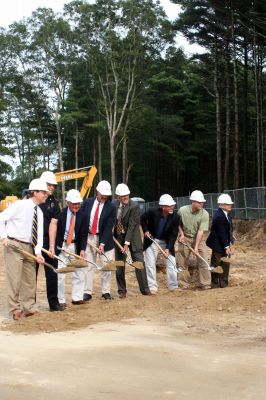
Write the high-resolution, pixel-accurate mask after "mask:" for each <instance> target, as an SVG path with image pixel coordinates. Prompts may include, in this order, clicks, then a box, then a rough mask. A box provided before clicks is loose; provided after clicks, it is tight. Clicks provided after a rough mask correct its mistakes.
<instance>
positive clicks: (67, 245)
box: [50, 189, 88, 308]
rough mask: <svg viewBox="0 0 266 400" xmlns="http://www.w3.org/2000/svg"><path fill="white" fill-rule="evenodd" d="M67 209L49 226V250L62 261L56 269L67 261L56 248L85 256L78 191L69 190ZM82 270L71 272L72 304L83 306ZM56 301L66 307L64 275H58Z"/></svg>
mask: <svg viewBox="0 0 266 400" xmlns="http://www.w3.org/2000/svg"><path fill="white" fill-rule="evenodd" d="M66 202H67V207H65V208H64V209H63V210H62V212H61V213H60V214H59V216H58V219H53V220H52V221H51V225H50V248H54V247H55V248H56V254H57V255H59V256H60V258H61V259H62V260H63V261H64V262H62V261H58V268H59V269H60V268H62V267H65V263H67V262H68V261H69V259H68V257H67V254H66V253H65V252H63V251H61V253H60V250H58V248H57V247H60V248H63V249H66V250H68V251H70V252H72V253H76V254H78V255H80V256H81V257H84V255H85V249H86V245H87V236H88V230H87V228H86V218H85V216H84V214H83V213H82V211H81V210H80V207H81V203H82V198H81V196H80V194H79V191H78V190H76V189H71V190H69V191H68V192H67V195H66ZM84 283H85V280H84V269H82V268H80V269H77V270H76V271H74V272H72V304H73V305H80V304H84V301H83V291H84ZM58 300H59V303H60V305H61V307H62V308H65V307H66V296H65V275H64V274H59V275H58Z"/></svg>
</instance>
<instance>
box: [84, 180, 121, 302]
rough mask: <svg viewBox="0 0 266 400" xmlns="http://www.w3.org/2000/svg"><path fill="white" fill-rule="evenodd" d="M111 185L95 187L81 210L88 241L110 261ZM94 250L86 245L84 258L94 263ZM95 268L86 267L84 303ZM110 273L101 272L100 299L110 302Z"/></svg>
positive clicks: (106, 183)
mask: <svg viewBox="0 0 266 400" xmlns="http://www.w3.org/2000/svg"><path fill="white" fill-rule="evenodd" d="M111 194H112V191H111V185H110V183H109V182H107V181H101V182H99V183H98V185H97V187H96V197H91V198H89V199H87V200H85V201H84V203H83V206H82V210H83V212H84V214H85V216H86V226H87V229H88V231H89V235H88V239H89V241H91V242H93V244H94V245H96V246H97V247H98V250H99V252H100V253H104V254H105V255H106V256H107V257H108V258H109V259H110V260H111V259H114V241H113V227H114V224H115V206H114V204H113V203H112V202H111V201H110V200H109V199H108V196H111ZM96 256H97V254H96V253H95V251H94V249H93V248H92V247H91V246H90V245H89V244H88V245H87V249H86V258H87V259H88V260H90V261H92V262H96ZM100 259H101V262H102V263H104V262H106V258H105V257H104V256H103V255H101V256H100ZM94 272H95V268H90V267H88V270H86V273H85V288H84V296H83V299H84V301H89V300H91V298H92V290H93V277H94ZM111 274H112V273H111V271H102V272H101V286H102V298H103V299H105V300H112V296H111V294H110V291H111V277H112V276H111Z"/></svg>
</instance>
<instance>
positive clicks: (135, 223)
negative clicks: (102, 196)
mask: <svg viewBox="0 0 266 400" xmlns="http://www.w3.org/2000/svg"><path fill="white" fill-rule="evenodd" d="M115 194H116V195H117V198H118V202H117V207H116V210H117V211H116V225H115V230H114V236H115V238H116V239H117V240H118V242H119V243H120V244H121V245H122V247H123V253H122V252H121V250H120V249H119V248H118V247H117V246H116V247H115V255H116V257H115V258H116V260H125V258H126V255H127V253H128V251H129V250H130V254H131V258H132V261H141V262H143V261H144V259H143V250H142V239H141V233H140V209H139V206H138V204H137V203H135V202H134V201H132V200H130V198H129V194H130V190H129V188H128V186H127V185H125V184H124V183H120V184H119V185H117V187H116V190H115ZM135 273H136V278H137V281H138V284H139V289H140V292H141V293H142V294H143V295H150V290H149V286H148V281H147V275H146V270H145V268H144V269H137V268H135ZM116 282H117V287H118V295H119V297H120V298H121V299H123V298H125V297H126V294H127V288H126V278H125V268H124V267H117V269H116Z"/></svg>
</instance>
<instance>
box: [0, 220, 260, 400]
mask: <svg viewBox="0 0 266 400" xmlns="http://www.w3.org/2000/svg"><path fill="white" fill-rule="evenodd" d="M235 228H236V235H237V238H238V241H237V242H236V245H235V248H234V254H235V256H236V257H237V262H236V263H234V264H232V265H231V273H230V286H229V287H228V288H226V289H212V290H208V291H200V290H197V289H195V288H193V278H194V276H195V275H194V269H193V265H194V263H195V260H194V259H193V257H191V270H190V272H191V276H192V277H191V287H192V290H189V291H179V290H178V291H175V292H169V291H168V290H167V288H166V275H165V270H164V268H163V267H160V268H159V269H158V281H159V293H158V295H156V296H142V295H140V294H139V293H138V288H137V285H136V279H135V276H134V271H132V270H131V269H128V270H127V283H128V296H127V298H126V299H124V300H120V299H119V298H118V296H117V293H116V285H115V276H113V291H112V294H113V296H114V297H115V299H114V300H112V301H109V302H107V301H105V300H102V299H101V293H100V286H99V275H98V274H97V279H96V282H95V288H94V295H93V300H92V301H90V302H89V303H87V304H85V305H81V306H73V305H71V287H70V276H69V275H67V296H68V298H67V300H68V306H67V308H66V310H65V311H64V312H57V313H50V312H49V311H48V307H47V303H46V299H45V284H44V275H43V273H41V274H40V276H39V281H38V292H37V295H38V297H37V301H38V308H39V314H38V315H36V316H34V317H31V318H27V319H26V318H24V319H22V320H21V321H19V322H14V321H13V320H10V319H9V318H8V316H7V312H6V298H5V278H4V267H3V262H2V261H1V263H0V343H1V344H0V349H1V352H0V359H1V363H0V383H1V400H7V399H11V398H12V399H14V398H15V399H16V400H19V399H22V398H23V399H25V398H27V400H33V399H34V400H36V399H37V400H39V399H44V398H47V396H50V397H51V398H52V399H53V398H56V397H57V396H61V397H64V399H65V400H68V399H73V398H74V399H77V400H79V399H83V398H84V399H85V398H89V399H90V400H91V399H95V400H98V399H106V398H109V399H126V400H131V399H135V398H136V396H141V397H142V399H145V400H146V399H192V398H197V399H206V398H211V399H212V398H214V397H215V398H216V399H218V400H219V399H230V400H231V399H265V395H266V380H265V377H266V350H265V345H266V262H265V256H266V232H265V225H264V223H262V222H251V221H245V222H244V221H240V222H237V223H235ZM177 258H178V254H177ZM159 263H160V262H159Z"/></svg>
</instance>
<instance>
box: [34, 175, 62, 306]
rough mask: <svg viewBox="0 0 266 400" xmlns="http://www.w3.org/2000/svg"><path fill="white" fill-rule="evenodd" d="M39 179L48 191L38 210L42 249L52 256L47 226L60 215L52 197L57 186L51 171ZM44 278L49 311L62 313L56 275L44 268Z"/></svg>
mask: <svg viewBox="0 0 266 400" xmlns="http://www.w3.org/2000/svg"><path fill="white" fill-rule="evenodd" d="M41 179H42V180H43V181H44V182H46V184H47V188H48V190H49V196H48V197H47V199H46V202H45V203H43V204H41V205H40V208H41V210H42V212H43V222H44V223H43V247H44V249H46V250H49V251H50V252H51V253H52V254H54V251H55V249H54V248H50V247H49V226H50V223H51V221H53V220H54V219H55V220H57V219H58V215H59V214H60V206H59V202H58V200H57V199H56V198H55V196H54V191H55V188H56V186H57V182H56V177H55V174H53V172H51V171H45V172H43V173H42V175H41ZM43 257H44V259H45V261H46V262H48V263H49V264H52V265H53V266H54V267H55V268H56V267H57V263H56V262H55V260H54V259H53V258H51V257H49V256H48V255H47V254H46V253H43ZM44 270H45V277H46V293H47V300H48V304H49V307H50V311H63V308H62V307H60V304H59V301H58V296H57V274H55V273H54V272H53V271H52V269H51V268H48V267H46V266H44ZM36 271H37V274H38V266H37V269H36Z"/></svg>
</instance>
